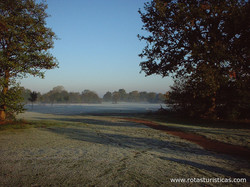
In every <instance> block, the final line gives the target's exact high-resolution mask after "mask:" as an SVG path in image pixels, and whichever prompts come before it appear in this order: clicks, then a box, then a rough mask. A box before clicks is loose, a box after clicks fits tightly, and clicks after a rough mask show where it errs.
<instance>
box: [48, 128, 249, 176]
mask: <svg viewBox="0 0 250 187" xmlns="http://www.w3.org/2000/svg"><path fill="white" fill-rule="evenodd" d="M47 130H48V131H50V132H53V133H56V134H59V135H63V136H65V137H66V138H69V139H73V140H78V141H85V142H89V143H95V144H101V145H105V146H114V147H118V148H122V149H124V148H128V149H134V150H138V151H140V150H141V151H142V153H143V150H144V152H145V150H146V151H155V152H161V153H168V152H169V151H171V150H174V151H175V152H176V154H177V155H180V154H181V155H185V154H193V155H202V156H211V154H212V153H211V152H208V151H205V150H204V149H201V148H198V147H190V144H189V143H185V142H176V143H175V142H168V141H162V140H157V139H152V138H147V137H132V136H127V135H121V134H110V133H100V132H93V131H89V130H87V129H86V130H85V129H76V128H64V127H54V128H47ZM214 156H216V157H218V158H220V159H225V156H223V155H214ZM159 158H160V159H163V160H168V161H173V162H178V163H181V164H184V165H189V166H193V167H196V168H199V169H202V170H206V171H210V172H214V173H218V174H223V175H225V176H230V177H243V178H247V179H250V178H249V176H246V175H244V174H243V175H242V174H239V173H237V172H232V171H228V170H226V169H223V168H220V167H216V166H209V165H205V164H200V163H196V162H192V161H187V160H181V159H175V158H168V157H159Z"/></svg>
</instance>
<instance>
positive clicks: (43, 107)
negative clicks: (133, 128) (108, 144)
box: [25, 103, 167, 115]
mask: <svg viewBox="0 0 250 187" xmlns="http://www.w3.org/2000/svg"><path fill="white" fill-rule="evenodd" d="M161 107H163V108H167V107H166V105H165V104H159V103H158V104H150V103H118V104H112V103H102V104H53V105H51V104H34V105H33V108H32V105H31V104H27V105H25V109H27V111H32V112H39V113H46V114H60V115H78V114H124V113H125V114H129V113H132V114H133V113H147V112H154V111H157V110H158V109H160V108H161Z"/></svg>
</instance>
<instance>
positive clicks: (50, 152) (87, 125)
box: [0, 112, 250, 186]
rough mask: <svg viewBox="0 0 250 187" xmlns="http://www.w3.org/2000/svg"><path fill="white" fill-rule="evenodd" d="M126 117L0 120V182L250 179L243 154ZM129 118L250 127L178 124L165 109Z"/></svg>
mask: <svg viewBox="0 0 250 187" xmlns="http://www.w3.org/2000/svg"><path fill="white" fill-rule="evenodd" d="M122 117H124V116H97V115H95V116H87V115H83V116H80V115H79V116H67V115H51V114H41V113H34V112H27V113H25V114H23V116H21V117H20V118H19V119H20V120H17V121H16V122H13V123H9V124H7V123H6V124H4V125H3V126H1V127H0V129H1V130H2V131H0V150H1V154H0V165H1V167H0V186H20V185H23V186H173V185H175V184H171V183H170V182H169V179H170V178H175V177H180V178H188V177H199V178H202V177H205V178H212V177H232V178H233V177H238V176H239V177H246V178H248V179H249V176H250V171H249V163H248V162H247V161H246V160H244V159H238V158H236V157H231V156H230V155H223V154H216V153H214V152H209V151H207V150H205V149H202V148H201V147H200V146H198V145H196V144H194V143H192V142H189V141H186V140H184V139H180V138H179V137H176V136H172V135H170V134H167V133H165V132H162V131H157V130H155V129H151V128H148V127H146V126H144V125H142V124H136V123H132V122H129V121H124V120H122ZM130 117H131V118H142V119H144V120H152V121H154V122H155V123H159V124H162V125H166V126H172V127H177V128H180V129H182V130H184V131H196V133H204V134H207V135H209V133H210V134H214V137H213V138H214V139H218V138H220V137H221V136H222V137H225V135H226V134H229V136H232V135H234V134H237V133H239V134H242V133H243V132H244V131H247V129H244V130H243V129H240V130H239V131H234V129H226V128H221V129H218V128H212V127H205V126H202V125H192V123H191V122H190V123H174V121H172V120H168V118H167V116H154V115H146V116H142V115H138V116H137V115H135V116H130ZM22 118H23V119H26V120H22ZM177 120H178V119H177ZM184 121H185V120H184ZM19 129H24V130H19ZM4 130H7V131H4ZM212 130H214V131H212ZM217 130H222V131H217ZM6 132H8V133H6ZM12 132H14V133H12ZM211 132H213V133H211ZM221 132H223V133H224V135H221ZM239 137H240V136H238V135H237V137H236V138H239ZM245 139H249V136H247V135H246V136H245ZM225 140H226V139H225ZM237 141H240V140H239V139H237ZM177 185H178V184H177ZM197 185H199V186H201V185H203V184H197ZM204 185H205V184H204ZM206 185H208V186H217V184H206ZM238 185H239V186H242V183H241V184H238ZM246 185H247V184H246Z"/></svg>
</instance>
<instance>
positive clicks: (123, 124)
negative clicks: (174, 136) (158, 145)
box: [50, 118, 149, 128]
mask: <svg viewBox="0 0 250 187" xmlns="http://www.w3.org/2000/svg"><path fill="white" fill-rule="evenodd" d="M50 120H57V121H67V122H80V123H87V124H93V125H100V126H110V127H112V126H114V127H131V128H149V127H147V126H145V125H142V124H138V123H128V122H124V121H119V122H111V121H105V120H99V119H98V120H96V119H72V118H50Z"/></svg>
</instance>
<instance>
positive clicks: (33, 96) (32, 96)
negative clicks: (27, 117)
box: [29, 92, 38, 103]
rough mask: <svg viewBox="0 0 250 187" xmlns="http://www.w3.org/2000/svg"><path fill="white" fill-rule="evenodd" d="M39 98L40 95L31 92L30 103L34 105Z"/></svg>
mask: <svg viewBox="0 0 250 187" xmlns="http://www.w3.org/2000/svg"><path fill="white" fill-rule="evenodd" d="M37 97H38V93H37V92H31V93H30V98H29V101H30V102H32V103H33V102H35V101H36V100H37Z"/></svg>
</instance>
